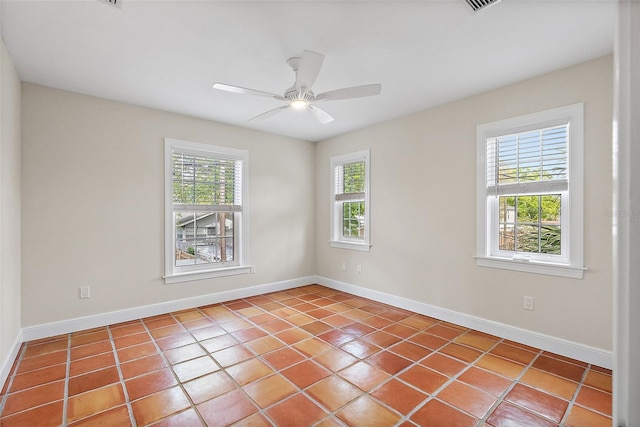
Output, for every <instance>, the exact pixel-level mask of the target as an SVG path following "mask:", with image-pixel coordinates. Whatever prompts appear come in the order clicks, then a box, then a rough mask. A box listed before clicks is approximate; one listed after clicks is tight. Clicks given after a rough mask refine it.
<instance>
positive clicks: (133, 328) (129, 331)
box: [109, 321, 146, 338]
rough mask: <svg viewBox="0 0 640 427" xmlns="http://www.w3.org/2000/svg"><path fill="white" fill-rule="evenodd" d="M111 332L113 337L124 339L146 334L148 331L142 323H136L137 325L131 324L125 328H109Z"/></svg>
mask: <svg viewBox="0 0 640 427" xmlns="http://www.w3.org/2000/svg"><path fill="white" fill-rule="evenodd" d="M109 329H110V330H111V336H112V337H114V338H119V337H123V336H125V335H133V334H139V333H142V332H145V331H146V329H145V328H144V325H143V324H142V322H140V321H136V322H135V323H130V324H127V325H124V326H111V327H109Z"/></svg>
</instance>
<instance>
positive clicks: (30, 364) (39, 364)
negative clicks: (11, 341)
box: [16, 350, 67, 374]
mask: <svg viewBox="0 0 640 427" xmlns="http://www.w3.org/2000/svg"><path fill="white" fill-rule="evenodd" d="M66 361H67V350H62V351H55V352H53V353H46V354H42V355H40V356H34V357H29V358H27V359H22V360H21V361H20V364H19V365H18V368H17V369H18V370H17V371H16V372H17V373H18V374H24V373H25V372H28V371H33V370H34V369H40V368H44V367H46V366H52V365H58V364H60V363H65V362H66Z"/></svg>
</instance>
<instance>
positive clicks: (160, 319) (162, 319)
mask: <svg viewBox="0 0 640 427" xmlns="http://www.w3.org/2000/svg"><path fill="white" fill-rule="evenodd" d="M142 321H143V322H144V324H145V325H147V328H149V329H157V328H162V327H165V326H170V325H177V324H178V322H176V320H175V319H174V318H173V317H172V316H171V315H169V314H163V315H160V316H153V317H148V318H146V319H142Z"/></svg>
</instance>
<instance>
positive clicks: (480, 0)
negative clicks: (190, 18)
mask: <svg viewBox="0 0 640 427" xmlns="http://www.w3.org/2000/svg"><path fill="white" fill-rule="evenodd" d="M118 1H120V0H118ZM466 1H467V3H468V4H469V6H471V9H473V10H474V11H478V10H480V9H486V8H488V7H489V6H492V5H494V4H496V3H500V1H501V0H466Z"/></svg>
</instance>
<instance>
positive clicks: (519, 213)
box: [476, 104, 584, 278]
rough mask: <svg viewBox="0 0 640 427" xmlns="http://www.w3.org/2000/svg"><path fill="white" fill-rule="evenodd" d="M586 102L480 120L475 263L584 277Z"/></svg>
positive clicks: (485, 265)
mask: <svg viewBox="0 0 640 427" xmlns="http://www.w3.org/2000/svg"><path fill="white" fill-rule="evenodd" d="M582 117H583V106H582V104H575V105H570V106H567V107H561V108H556V109H552V110H547V111H543V112H540V113H534V114H529V115H526V116H520V117H515V118H512V119H506V120H500V121H497V122H493V123H487V124H483V125H480V126H478V134H477V156H478V176H477V181H478V184H477V185H478V187H477V195H478V200H477V217H478V227H477V228H478V236H477V246H478V247H477V257H476V258H477V261H478V265H480V266H484V267H496V268H504V269H509V270H519V271H527V272H532V273H540V274H551V275H557V276H564V277H573V278H582V275H583V270H584V268H583V266H582V252H583V249H582V233H583V230H582V227H583V226H582V217H583V212H582V210H583V207H582V193H583V189H582V188H583V183H582V181H583V171H582V167H583V166H582V163H583V154H582V152H583V122H582V120H583V119H582Z"/></svg>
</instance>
